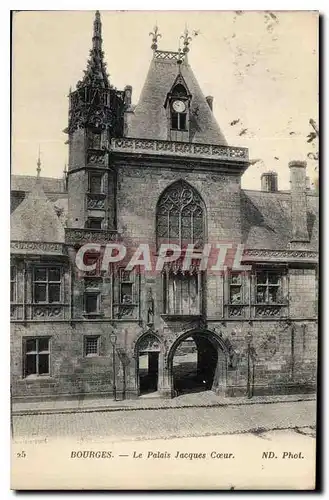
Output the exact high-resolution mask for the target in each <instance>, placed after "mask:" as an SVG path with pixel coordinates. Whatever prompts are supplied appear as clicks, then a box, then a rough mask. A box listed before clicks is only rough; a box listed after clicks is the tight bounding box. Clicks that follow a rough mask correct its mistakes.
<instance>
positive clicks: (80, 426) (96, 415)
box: [12, 400, 316, 442]
mask: <svg viewBox="0 0 329 500" xmlns="http://www.w3.org/2000/svg"><path fill="white" fill-rule="evenodd" d="M315 423H316V404H315V401H314V400H309V401H285V402H272V403H271V404H268V403H258V404H243V405H242V404H240V405H232V404H231V405H229V404H227V405H223V406H209V407H179V408H177V407H172V408H167V409H161V411H159V410H158V408H153V409H151V408H150V409H148V410H147V411H143V410H141V411H125V410H117V411H102V410H98V411H93V412H72V411H71V412H70V413H68V412H63V413H59V412H57V413H48V414H47V413H43V414H40V413H39V414H29V415H14V416H13V418H12V424H13V438H14V441H17V440H19V441H20V440H24V439H29V440H32V441H33V440H40V439H46V440H50V439H53V438H68V437H69V438H73V439H78V440H81V441H86V440H88V439H93V440H102V439H110V440H112V441H113V442H116V441H120V442H121V441H127V440H128V441H129V440H130V441H131V440H133V441H135V440H141V439H142V440H143V439H144V440H149V439H173V438H175V437H200V436H212V435H223V434H239V433H246V432H249V433H251V434H254V435H257V436H261V435H262V434H263V433H265V432H268V431H270V430H278V429H281V430H282V429H292V430H293V432H294V433H295V432H299V433H300V434H305V435H310V434H312V433H313V434H315Z"/></svg>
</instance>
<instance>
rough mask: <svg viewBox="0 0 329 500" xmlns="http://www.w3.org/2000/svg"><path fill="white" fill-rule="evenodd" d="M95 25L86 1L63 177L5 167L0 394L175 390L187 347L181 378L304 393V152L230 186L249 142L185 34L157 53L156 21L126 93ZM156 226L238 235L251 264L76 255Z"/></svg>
mask: <svg viewBox="0 0 329 500" xmlns="http://www.w3.org/2000/svg"><path fill="white" fill-rule="evenodd" d="M101 29H102V27H101V19H100V14H99V12H97V13H96V16H95V20H94V27H93V30H94V32H93V38H92V50H91V52H90V58H89V61H88V66H87V70H86V71H85V72H84V77H83V79H82V80H81V81H79V82H78V84H77V86H76V89H75V90H74V91H72V92H70V95H69V119H68V127H67V129H66V132H67V134H68V147H69V165H68V171H67V174H66V175H65V178H64V179H63V180H62V179H49V178H43V177H42V176H40V165H39V166H38V176H37V177H36V178H34V177H24V176H13V178H12V215H11V297H10V300H11V306H10V307H11V355H12V361H11V377H12V378H11V390H12V395H13V398H14V399H15V400H20V399H25V400H27V399H38V398H59V397H60V398H65V397H72V396H75V397H96V396H97V397H98V396H99V397H102V396H104V397H110V398H112V397H113V395H114V396H115V397H117V398H119V399H121V398H135V397H138V396H139V395H140V394H143V392H145V390H146V389H149V388H150V387H151V388H153V390H155V391H158V395H159V396H161V397H174V396H175V395H177V394H178V393H179V382H180V383H182V380H179V376H178V375H177V373H176V372H175V366H176V365H175V363H174V358H175V355H176V356H177V355H178V353H182V352H183V353H184V352H185V353H186V352H188V351H191V352H190V354H192V353H195V354H196V355H197V369H196V374H195V377H194V378H193V377H192V378H191V379H190V384H192V385H191V387H192V389H191V390H193V388H194V389H195V387H197V388H199V389H200V390H201V389H202V388H204V389H208V390H213V391H214V392H215V393H216V394H219V395H222V396H241V395H246V394H248V395H249V396H252V395H253V394H255V395H257V394H280V393H296V392H300V393H305V392H308V391H313V390H314V389H315V385H316V364H317V257H318V243H317V232H318V231H317V201H318V200H317V195H316V193H314V192H313V191H312V190H310V189H308V188H307V183H306V164H305V162H300V161H295V162H291V163H290V164H289V166H288V165H287V168H289V169H290V176H291V189H290V191H279V190H278V183H277V175H276V174H275V173H273V172H268V173H266V174H263V176H262V179H261V190H260V191H254V190H243V189H241V176H242V175H243V173H244V172H245V171H246V169H247V168H248V166H249V160H248V150H247V149H245V148H241V147H232V146H229V145H228V144H227V142H226V140H225V137H224V135H223V133H222V131H221V130H220V128H219V126H218V124H217V122H216V120H215V118H214V115H213V112H212V98H211V97H205V96H204V95H203V93H202V91H201V89H200V86H199V84H198V82H197V80H196V78H195V76H194V74H193V72H192V69H191V67H190V65H189V63H188V50H189V46H188V44H189V39H188V35H186V38H185V43H184V49H183V50H182V51H179V52H170V51H162V50H158V47H157V38H158V33H157V30H155V32H154V33H153V45H152V49H153V57H152V60H151V64H150V68H149V72H148V74H147V77H146V81H145V84H144V87H143V90H142V93H141V96H140V99H139V102H138V104H137V106H133V105H132V100H131V96H132V87H130V86H127V87H125V89H124V90H123V91H119V90H117V89H116V88H114V87H113V86H112V85H111V84H110V82H109V78H108V75H107V73H106V70H105V63H104V55H103V52H102V34H101ZM166 240H167V241H168V240H171V241H173V240H175V241H178V242H180V243H182V244H183V243H186V242H192V243H195V244H196V247H198V246H199V247H200V244H204V243H205V242H207V241H212V242H226V243H231V244H232V245H238V244H243V245H244V252H243V259H242V262H243V263H244V264H248V265H249V266H251V271H249V272H245V273H239V272H234V271H232V270H230V269H229V268H228V269H227V270H226V271H225V273H222V274H220V273H218V274H217V275H216V274H214V273H211V272H210V271H207V270H201V269H200V265H198V263H195V262H194V264H193V265H191V266H190V268H189V269H188V270H184V269H183V267H182V264H181V262H180V261H177V262H175V263H172V264H168V265H167V267H166V268H165V270H164V271H163V272H158V273H146V272H144V273H143V272H137V271H136V269H135V270H132V271H128V270H126V269H125V267H121V268H120V266H119V265H118V266H116V268H114V267H113V268H110V272H106V273H104V272H102V270H99V267H97V266H96V271H95V272H85V273H83V272H81V271H78V270H77V268H76V265H75V256H76V253H77V252H78V250H79V248H81V247H82V246H83V245H84V244H85V243H97V244H100V245H101V246H102V248H103V246H104V245H106V243H109V242H118V241H126V242H127V241H131V242H136V241H140V242H144V243H145V242H146V243H149V244H150V245H151V246H152V245H153V247H152V248H153V249H154V253H155V254H156V252H157V249H158V245H159V242H161V241H166ZM200 248H201V247H200ZM92 258H93V255H92V254H90V255H87V259H89V260H90V259H91V260H92ZM111 269H112V271H111ZM98 271H99V272H98ZM142 358H143V366H142V363H141V361H140V360H141V359H142ZM145 359H146V362H145ZM187 376H188V374H187ZM183 378H184V377H183ZM145 388H146V389H145Z"/></svg>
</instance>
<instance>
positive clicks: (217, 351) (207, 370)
mask: <svg viewBox="0 0 329 500" xmlns="http://www.w3.org/2000/svg"><path fill="white" fill-rule="evenodd" d="M186 339H193V341H194V344H195V346H196V349H197V368H196V372H195V373H193V374H192V376H191V374H189V373H188V372H186V370H185V372H186V379H185V380H184V373H183V375H182V371H181V372H180V374H179V376H177V369H176V368H175V363H174V359H175V354H176V353H177V349H178V348H179V346H180V345H182V343H183V342H184V341H186ZM227 355H228V353H227V348H226V346H225V344H224V342H223V340H222V339H221V338H220V337H219V336H218V335H217V334H216V333H215V332H213V331H210V330H199V329H196V330H193V331H189V332H186V333H184V334H182V335H180V336H179V337H178V338H177V339H176V340H175V342H174V343H173V344H172V346H171V348H170V350H169V353H168V357H167V384H168V392H169V393H170V395H171V397H175V396H178V395H179V394H182V393H186V392H201V391H205V390H212V391H214V392H215V393H216V394H223V395H225V391H226V382H227ZM187 369H188V368H187Z"/></svg>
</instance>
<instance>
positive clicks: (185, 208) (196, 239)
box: [156, 181, 205, 246]
mask: <svg viewBox="0 0 329 500" xmlns="http://www.w3.org/2000/svg"><path fill="white" fill-rule="evenodd" d="M204 216H205V211H204V203H203V201H202V198H201V196H200V195H199V193H198V192H197V191H196V189H194V188H193V187H192V186H190V185H189V184H188V183H187V182H184V181H178V182H175V183H174V184H172V185H171V186H169V187H168V188H167V189H166V190H165V191H164V193H163V194H162V195H161V197H160V199H159V202H158V205H157V213H156V226H157V243H158V245H159V244H161V243H176V244H178V245H181V246H184V245H186V244H188V243H194V244H195V245H196V246H197V245H198V244H201V243H202V242H203V241H204V232H205V231H204Z"/></svg>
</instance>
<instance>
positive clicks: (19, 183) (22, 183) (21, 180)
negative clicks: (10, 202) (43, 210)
mask: <svg viewBox="0 0 329 500" xmlns="http://www.w3.org/2000/svg"><path fill="white" fill-rule="evenodd" d="M35 179H36V177H35V176H34V175H12V176H11V186H10V189H11V190H12V191H25V192H29V191H31V190H32V189H33V187H34V185H35ZM39 182H40V184H41V186H42V189H43V191H44V192H45V193H62V192H63V191H64V182H63V179H55V178H53V177H40V178H39Z"/></svg>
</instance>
